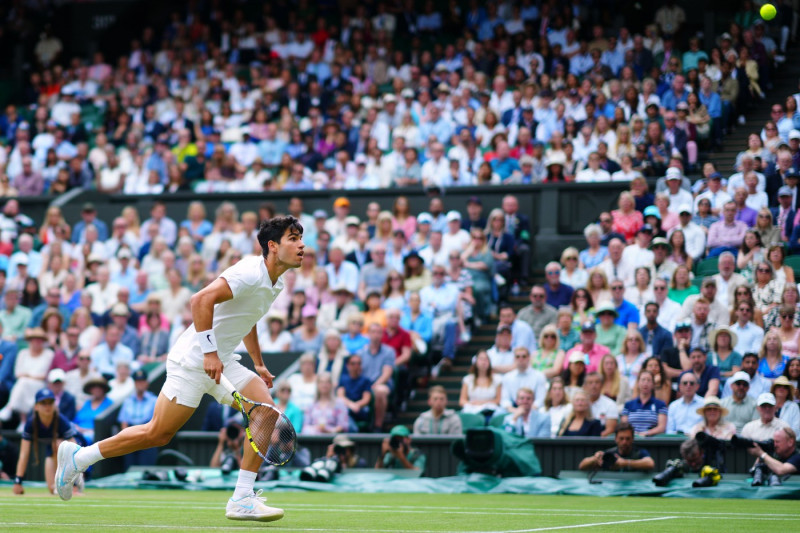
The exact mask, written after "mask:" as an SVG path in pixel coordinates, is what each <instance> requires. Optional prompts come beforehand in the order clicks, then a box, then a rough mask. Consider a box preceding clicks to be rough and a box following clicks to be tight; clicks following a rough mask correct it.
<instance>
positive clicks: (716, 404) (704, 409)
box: [689, 396, 736, 440]
mask: <svg viewBox="0 0 800 533" xmlns="http://www.w3.org/2000/svg"><path fill="white" fill-rule="evenodd" d="M697 414H698V415H700V416H702V417H703V420H702V421H700V422H698V423H697V424H695V425H694V427H692V429H691V431H690V432H689V437H690V438H694V437H695V435H697V434H698V433H700V432H701V431H702V432H703V433H706V434H708V435H711V436H712V437H714V438H716V439H719V440H730V438H731V437H733V436H734V435H735V434H736V426H735V425H734V424H733V423H731V422H728V421H726V420H725V417H726V416H728V410H727V409H726V408H725V407H723V405H722V403H721V402H720V400H719V398H717V397H716V396H708V397H707V398H706V399H705V400H704V401H703V405H702V406H701V407H698V408H697Z"/></svg>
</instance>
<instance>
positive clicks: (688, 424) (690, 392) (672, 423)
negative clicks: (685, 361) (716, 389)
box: [667, 370, 703, 435]
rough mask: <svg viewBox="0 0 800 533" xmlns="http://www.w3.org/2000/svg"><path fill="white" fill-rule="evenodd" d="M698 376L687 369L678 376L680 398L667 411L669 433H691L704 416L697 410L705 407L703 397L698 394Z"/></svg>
mask: <svg viewBox="0 0 800 533" xmlns="http://www.w3.org/2000/svg"><path fill="white" fill-rule="evenodd" d="M697 386H698V381H697V376H695V375H694V372H692V371H691V370H687V371H686V372H684V373H682V374H681V375H680V376H679V377H678V392H679V393H680V398H678V399H677V400H675V401H674V402H672V403H671V404H669V409H668V411H667V433H672V434H675V433H683V434H684V435H689V434H690V433H691V431H692V428H693V427H694V425H695V424H697V423H698V422H702V421H703V417H702V416H701V415H698V414H697V410H698V409H700V408H702V407H703V398H701V397H700V396H698V395H697Z"/></svg>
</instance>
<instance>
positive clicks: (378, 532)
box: [3, 522, 483, 533]
mask: <svg viewBox="0 0 800 533" xmlns="http://www.w3.org/2000/svg"><path fill="white" fill-rule="evenodd" d="M3 525H4V526H5V525H7V526H36V527H58V528H64V527H87V526H90V525H91V526H99V527H104V528H105V527H115V528H126V529H130V530H136V529H139V528H142V529H171V530H173V531H174V530H179V531H186V530H201V531H208V530H213V531H238V530H250V531H252V525H244V524H243V525H240V526H176V525H174V524H169V525H156V524H85V523H82V524H77V523H76V524H69V523H64V522H6V523H4V524H3ZM279 531H300V532H312V531H346V532H348V533H351V532H352V531H353V528H347V529H331V528H328V527H326V528H295V527H289V528H283V527H281V528H280V529H279ZM358 531H359V532H366V533H465V532H464V531H460V532H455V531H450V532H448V531H439V530H422V529H414V530H405V529H361V528H359V529H358ZM466 533H483V532H482V531H474V532H466Z"/></svg>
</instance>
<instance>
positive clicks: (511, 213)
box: [502, 194, 531, 282]
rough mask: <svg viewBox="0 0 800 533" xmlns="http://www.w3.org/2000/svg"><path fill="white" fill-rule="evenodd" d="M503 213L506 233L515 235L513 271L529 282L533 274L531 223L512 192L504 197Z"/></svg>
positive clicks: (512, 259) (523, 280) (521, 279)
mask: <svg viewBox="0 0 800 533" xmlns="http://www.w3.org/2000/svg"><path fill="white" fill-rule="evenodd" d="M502 208H503V214H504V215H505V219H506V233H510V234H511V235H513V236H514V256H513V257H512V258H511V263H512V267H513V272H515V273H516V275H517V279H518V280H520V281H522V282H527V281H528V278H529V277H530V275H531V247H530V244H529V243H530V239H531V223H530V220H528V217H527V216H525V215H523V214H522V213H520V212H519V201H518V200H517V197H516V196H513V195H511V194H508V195H506V196H505V197H504V198H503V204H502Z"/></svg>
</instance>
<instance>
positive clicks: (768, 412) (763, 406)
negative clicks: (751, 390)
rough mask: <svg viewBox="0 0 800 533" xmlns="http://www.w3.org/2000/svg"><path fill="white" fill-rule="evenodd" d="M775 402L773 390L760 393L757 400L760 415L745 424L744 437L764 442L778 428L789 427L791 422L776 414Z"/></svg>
mask: <svg viewBox="0 0 800 533" xmlns="http://www.w3.org/2000/svg"><path fill="white" fill-rule="evenodd" d="M775 403H776V401H775V395H773V394H772V393H771V392H762V393H761V394H759V396H758V399H757V400H756V404H758V415H759V417H758V419H756V420H753V421H752V422H748V423H747V424H745V426H744V428H742V437H744V438H746V439H753V440H756V441H760V442H763V441H766V440H770V439H772V436H773V435H774V434H775V431H776V430H778V429H780V428H788V427H789V424H787V423H786V422H784V421H783V420H781V419H780V418H778V417H776V416H775V412H776V407H775Z"/></svg>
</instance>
